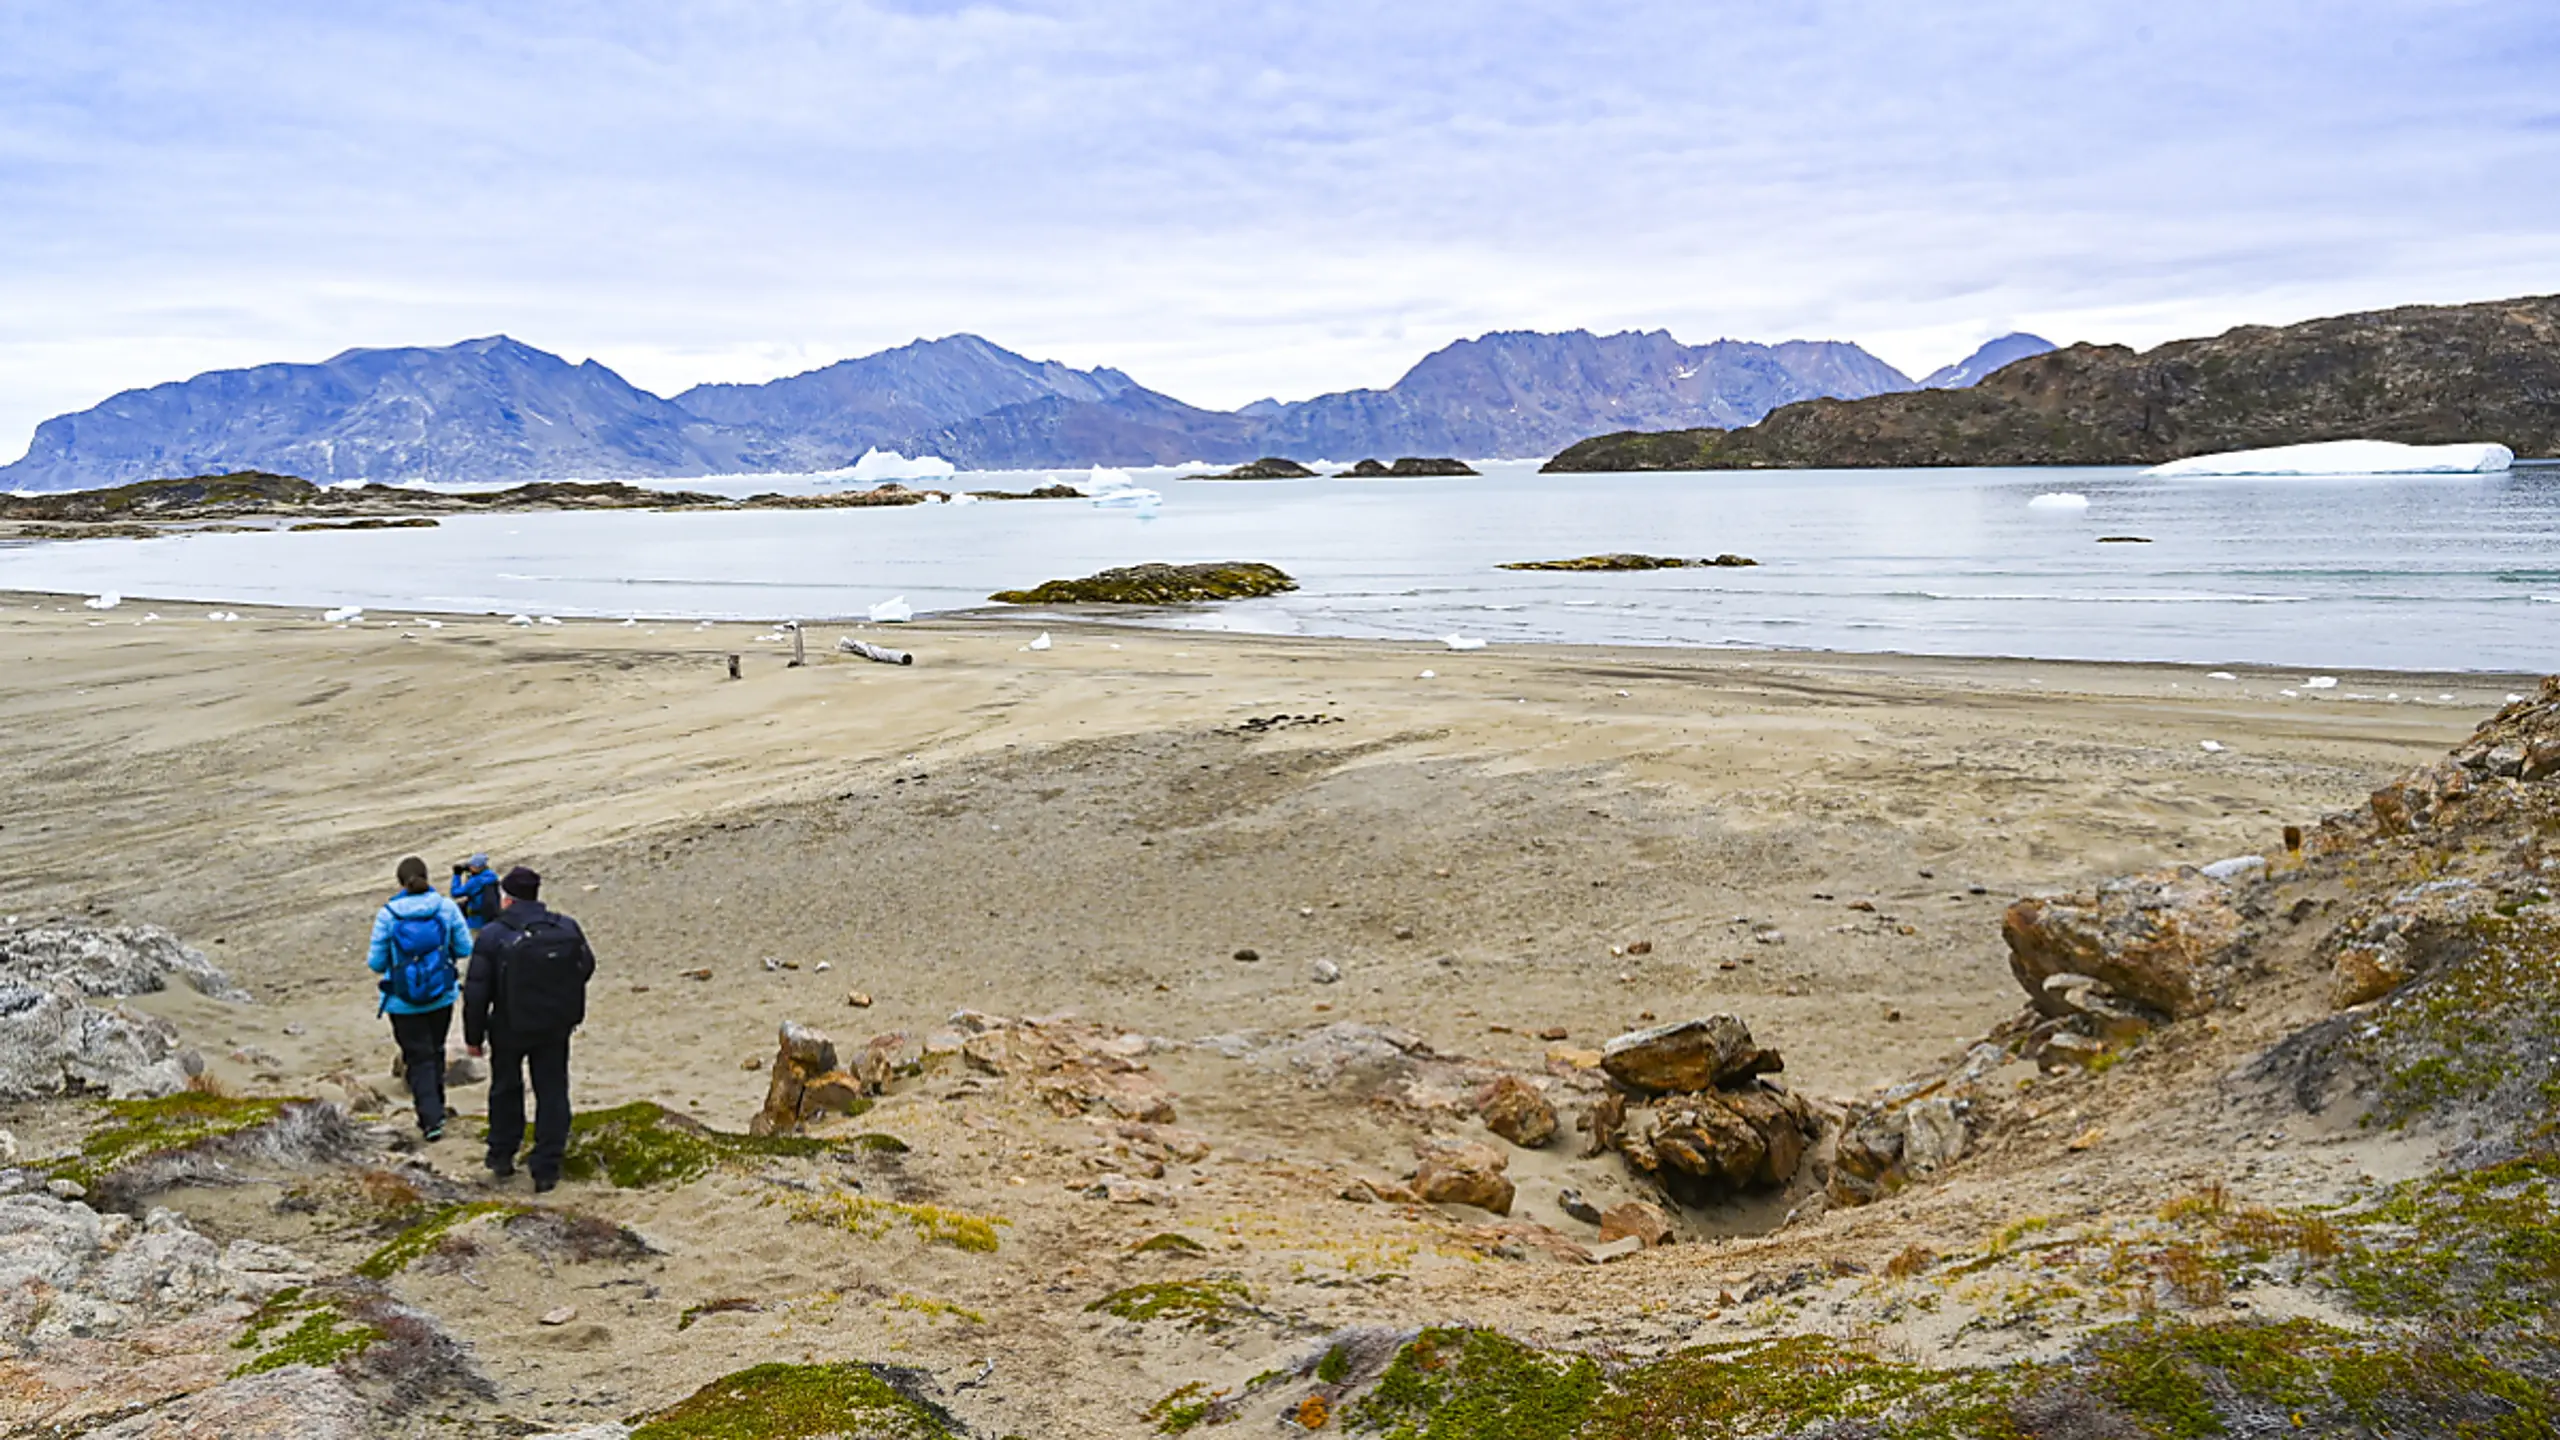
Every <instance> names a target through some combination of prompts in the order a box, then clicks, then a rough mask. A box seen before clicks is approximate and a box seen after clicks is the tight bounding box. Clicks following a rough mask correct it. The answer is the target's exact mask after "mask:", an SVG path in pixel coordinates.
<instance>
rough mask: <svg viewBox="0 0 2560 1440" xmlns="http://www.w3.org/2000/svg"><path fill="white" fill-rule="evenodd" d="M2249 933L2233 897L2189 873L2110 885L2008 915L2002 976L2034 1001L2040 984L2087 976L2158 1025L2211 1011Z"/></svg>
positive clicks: (2003, 926) (2032, 901) (2158, 873)
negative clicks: (2154, 1015)
mask: <svg viewBox="0 0 2560 1440" xmlns="http://www.w3.org/2000/svg"><path fill="white" fill-rule="evenodd" d="M2247 932H2248V924H2247V921H2246V919H2245V918H2244V917H2243V916H2242V915H2241V914H2240V912H2239V910H2238V909H2237V908H2235V907H2234V905H2233V904H2232V895H2231V889H2230V887H2229V886H2227V885H2225V884H2224V883H2223V882H2221V881H2219V880H2216V879H2213V878H2212V877H2210V876H2208V875H2206V874H2204V872H2202V871H2200V870H2197V869H2195V868H2193V867H2191V866H2180V867H2179V868H2177V869H2175V870H2154V871H2147V872H2145V873H2143V874H2140V875H2128V876H2124V877H2122V878H2120V879H2115V880H2109V881H2107V882H2105V883H2103V884H2101V885H2099V886H2097V887H2096V888H2095V889H2093V890H2085V891H2080V892H2078V893H2075V894H2071V895H2062V896H2052V897H2042V898H2029V899H2025V900H2020V901H2018V902H2017V903H2016V904H2014V905H2011V906H2010V907H2009V910H2008V913H2007V914H2005V915H2003V916H2002V917H2001V920H2000V936H2001V938H2002V939H2003V940H2006V941H2007V942H2008V945H2009V970H2010V973H2011V974H2013V975H2015V976H2016V977H2017V980H2018V984H2019V985H2021V986H2023V987H2024V988H2025V989H2026V991H2027V994H2028V995H2029V996H2031V997H2036V998H2037V999H2038V1000H2039V1001H2041V1000H2042V998H2043V997H2044V995H2045V993H2046V992H2045V987H2046V982H2047V981H2049V980H2051V979H2053V978H2054V977H2056V976H2061V975H2085V976H2088V977H2091V978H2093V979H2095V980H2096V981H2098V982H2099V983H2101V984H2103V985H2105V986H2106V987H2107V988H2108V989H2110V990H2112V991H2113V992H2114V993H2115V994H2117V995H2119V996H2122V997H2124V998H2125V999H2127V1000H2130V1001H2132V1002H2134V1003H2135V1004H2138V1005H2144V1006H2148V1007H2150V1008H2151V1009H2153V1010H2155V1011H2158V1012H2159V1013H2160V1014H2162V1015H2165V1016H2171V1017H2176V1018H2185V1017H2189V1016H2194V1015H2201V1014H2203V1013H2204V1012H2205V1011H2207V1010H2209V1009H2211V1008H2212V1007H2213V1004H2214V1002H2215V999H2216V998H2217V996H2218V994H2219V993H2220V991H2221V990H2222V989H2223V987H2225V986H2226V985H2227V984H2228V983H2229V981H2230V978H2231V977H2230V973H2229V972H2230V967H2231V962H2232V961H2233V959H2234V958H2235V957H2236V956H2237V954H2238V953H2239V951H2240V949H2241V947H2242V945H2243V942H2244V941H2245V940H2246V939H2247Z"/></svg>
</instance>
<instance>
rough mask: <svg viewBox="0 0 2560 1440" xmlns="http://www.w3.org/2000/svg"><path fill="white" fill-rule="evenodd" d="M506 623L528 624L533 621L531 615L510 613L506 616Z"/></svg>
mask: <svg viewBox="0 0 2560 1440" xmlns="http://www.w3.org/2000/svg"><path fill="white" fill-rule="evenodd" d="M507 623H508V624H510V625H530V624H532V623H533V617H532V616H530V615H510V616H508V617H507Z"/></svg>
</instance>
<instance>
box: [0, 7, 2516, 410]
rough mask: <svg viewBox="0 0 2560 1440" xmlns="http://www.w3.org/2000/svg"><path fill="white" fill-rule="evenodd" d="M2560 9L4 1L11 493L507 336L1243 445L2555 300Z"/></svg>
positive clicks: (3, 257) (575, 353)
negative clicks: (888, 385) (1297, 404)
mask: <svg viewBox="0 0 2560 1440" xmlns="http://www.w3.org/2000/svg"><path fill="white" fill-rule="evenodd" d="M2555 76H2560V4H2554V3H2552V0H2494V3H2493V0H2479V3H2468V0H2329V3H2317V4H2315V3H2296V0H2249V3H2247V4H2234V3H2231V0H2211V3H2188V0H2141V3H2116V0H2071V3H2055V0H1970V3H1953V0H1935V3H1932V0H1872V3H1870V0H1845V3H1835V0H1786V3H1761V4H1750V5H1745V4H1731V3H1724V0H1660V3H1657V0H1539V3H1511V4H1495V3H1484V4H1468V3H1444V0H1405V3H1402V4H1393V5H1390V4H1380V3H1377V0H1360V3H1334V0H1313V3H1290V0H1264V3H1258V4H1234V3H1228V0H1023V3H984V4H980V3H945V0H873V3H835V4H819V3H802V0H719V3H713V0H700V3H676V0H612V3H583V0H553V3H547V4H543V5H524V4H521V3H504V0H501V3H474V0H446V3H408V0H370V3H366V4H362V5H347V4H345V3H343V0H328V3H319V0H256V3H247V0H162V3H131V0H4V3H0V460H6V459H13V458H15V457H16V456H18V455H19V454H21V453H23V452H24V450H25V446H26V441H27V438H28V436H29V434H30V433H31V432H32V430H33V428H34V426H35V424H36V423H37V422H38V421H39V420H41V419H43V418H45V417H46V416H49V415H53V414H57V413H61V412H64V411H69V410H76V409H81V408H85V407H87V406H89V405H92V404H95V403H96V402H97V401H99V400H101V399H103V398H105V397H106V396H107V395H109V394H110V393H112V392H114V391H117V390H120V389H125V388H130V387H138V386H144V385H151V384H157V383H160V382H162V381H167V380H174V379H181V378H184V377H186V376H188V375H191V374H194V373H197V372H199V371H202V370H207V369H214V368H222V367H229V366H238V365H249V364H258V363H263V362H267V361H274V360H302V361H312V360H320V359H324V358H326V357H327V356H329V355H332V354H334V353H336V352H337V351H339V350H341V349H345V348H348V347H352V346H381V345H403V344H428V345H432V344H444V343H449V342H451V341H455V340H460V339H464V338H468V337H472V336H477V335H486V334H492V333H498V332H504V333H506V334H510V335H513V336H515V337H516V338H518V339H520V340H524V341H526V342H528V343H530V344H534V345H538V346H540V347H542V348H544V349H548V350H552V351H556V352H558V353H561V354H563V355H566V356H568V357H570V358H571V359H573V360H577V359H587V358H594V359H597V360H600V361H602V362H604V363H605V364H608V365H611V366H612V367H614V368H615V369H617V370H619V371H621V372H622V373H623V374H624V375H625V376H627V377H629V378H630V379H631V380H633V381H634V382H635V383H637V384H640V385H643V386H645V387H648V388H650V389H653V390H657V391H658V392H660V393H662V394H669V393H673V392H674V391H676V390H680V389H682V388H683V387H685V386H687V385H690V384H693V383H696V382H698V381H705V380H733V381H755V380H764V379H770V378H772V377H774V376H777V375H784V374H791V373H795V372H798V371H801V370H806V369H810V368H814V367H816V366H819V365H823V364H826V363H828V362H830V361H833V360H837V359H841V358H844V357H846V356H849V355H858V354H865V353H869V352H871V351H875V350H879V349H882V348H885V347H888V346H892V345H898V344H903V343H905V342H906V341H909V340H912V339H916V338H918V337H920V336H940V335H946V334H951V333H954V332H959V331H972V332H976V333H978V334H982V335H985V336H987V337H988V338H989V339H992V340H994V341H996V342H997V343H999V344H1002V345H1005V346H1008V347H1010V348H1012V349H1015V350H1019V351H1022V352H1024V353H1026V354H1029V355H1032V356H1034V357H1036V358H1042V359H1056V360H1063V361H1066V362H1068V363H1071V364H1075V365H1079V366H1090V365H1114V366H1117V367H1119V368H1122V369H1124V370H1127V371H1129V372H1130V373H1131V374H1132V375H1134V376H1135V377H1136V378H1137V379H1138V380H1140V381H1141V382H1142V383H1145V384H1147V385H1150V386H1153V387H1154V388H1157V389H1159V390H1163V391H1166V392H1169V393H1171V394H1174V395H1177V396H1179V397H1181V398H1183V399H1185V400H1189V401H1191V402H1193V403H1195V404H1204V405H1214V406H1219V407H1231V406H1235V405H1240V404H1243V403H1245V402H1248V401H1251V400H1254V399H1257V398H1260V397H1262V396H1266V395H1268V396H1277V397H1279V398H1282V399H1297V398H1303V397H1305V396H1307V395H1311V394H1315V393H1318V392H1322V391H1327V390H1338V389H1345V388H1350V387H1353V386H1360V385H1385V384H1388V383H1391V382H1392V381H1393V380H1394V379H1395V378H1396V377H1397V376H1398V375H1399V374H1401V373H1402V372H1403V371H1404V370H1405V369H1406V368H1407V367H1408V366H1410V365H1411V364H1412V363H1413V362H1414V361H1415V360H1417V359H1419V358H1420V357H1421V356H1422V355H1423V354H1425V353H1427V352H1428V351H1430V350H1433V349H1436V348H1438V347H1439V346H1441V345H1443V344H1446V343H1448V342H1449V341H1451V340H1454V339H1458V338H1461V337H1465V336H1472V335H1476V334H1481V333H1483V332H1485V331H1489V330H1498V329H1539V330H1562V329H1571V328H1575V327H1585V328H1589V329H1593V330H1598V331H1612V330H1622V329H1656V328H1662V329H1668V330H1670V331H1671V332H1672V333H1673V334H1674V335H1677V336H1678V337H1680V338H1681V339H1682V340H1685V341H1689V342H1692V343H1697V342H1702V341H1706V340H1711V339H1715V338H1718V337H1720V336H1730V337H1733V338H1737V339H1748V340H1769V341H1775V340H1781V339H1789V338H1806V339H1841V340H1855V341H1858V342H1860V343H1861V344H1864V345H1865V346H1867V348H1869V349H1870V350H1872V351H1874V352H1875V353H1877V354H1878V355H1880V356H1882V357H1883V358H1885V359H1887V360H1889V361H1891V362H1893V363H1894V364H1896V365H1899V366H1901V367H1902V368H1903V369H1904V370H1906V371H1909V372H1911V373H1913V374H1915V375H1917V374H1919V373H1922V372H1924V371H1926V370H1928V369H1931V368H1933V367H1935V366H1937V365H1939V364H1942V363H1945V362H1948V361H1951V360H1954V359H1956V358H1958V357H1959V356H1961V355H1962V354H1964V353H1965V352H1966V351H1968V350H1969V349H1971V348H1972V346H1973V345H1974V344H1976V343H1978V342H1980V341H1982V340H1984V339H1987V338H1989V337H1991V336H1993V335H1996V334H2000V333H2003V332H2006V331H2008V330H2011V329H2030V330H2034V331H2036V332H2038V333H2040V334H2043V335H2046V336H2047V337H2049V338H2051V339H2054V340H2057V341H2062V342H2066V343H2067V342H2070V341H2074V340H2093V341H2112V342H2122V343H2128V344H2133V345H2136V346H2148V345H2151V344H2156V343H2158V342H2160V341H2163V340H2168V339H2174V338H2177V337H2180V336H2185V335H2194V334H2209V333H2213V332H2215V331H2219V330H2221V329H2225V328H2227V327H2229V326H2231V325H2235V324H2242V323H2284V322H2287V321H2291V320H2298V319H2304V318H2308V317H2310V316H2314V315H2321V314H2332V313H2338V312H2341V311H2347V310H2355V309H2363V308H2372V307H2378V306H2383V305H2391V304H2405V303H2440V302H2454V301H2463V300H2476V299H2489V298H2496V297H2500V296H2507V295H2521V294H2539V293H2550V292H2553V291H2560V84H2555V83H2554V77H2555Z"/></svg>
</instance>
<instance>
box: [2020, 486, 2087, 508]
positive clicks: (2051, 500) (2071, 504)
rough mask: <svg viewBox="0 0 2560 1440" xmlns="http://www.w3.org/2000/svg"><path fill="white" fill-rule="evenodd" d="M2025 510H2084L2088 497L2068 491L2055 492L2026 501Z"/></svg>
mask: <svg viewBox="0 0 2560 1440" xmlns="http://www.w3.org/2000/svg"><path fill="white" fill-rule="evenodd" d="M2027 508H2028V509H2030V510H2071V511H2079V510H2086V509H2088V508H2089V497H2088V496H2086V495H2081V494H2076V493H2074V492H2072V491H2069V490H2057V491H2054V492H2053V493H2052V494H2050V495H2039V496H2037V497H2036V498H2034V499H2033V500H2030V501H2028V502H2027Z"/></svg>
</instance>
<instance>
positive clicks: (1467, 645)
mask: <svg viewBox="0 0 2560 1440" xmlns="http://www.w3.org/2000/svg"><path fill="white" fill-rule="evenodd" d="M1440 643H1441V644H1443V645H1446V646H1448V647H1449V648H1450V649H1452V650H1481V649H1483V648H1484V642H1483V641H1482V640H1479V639H1477V638H1476V637H1474V636H1473V635H1443V636H1441V637H1440Z"/></svg>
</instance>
